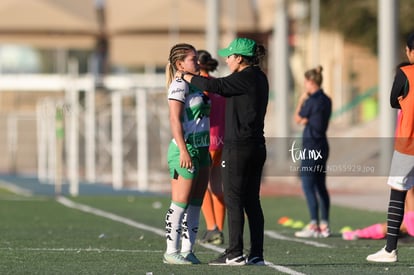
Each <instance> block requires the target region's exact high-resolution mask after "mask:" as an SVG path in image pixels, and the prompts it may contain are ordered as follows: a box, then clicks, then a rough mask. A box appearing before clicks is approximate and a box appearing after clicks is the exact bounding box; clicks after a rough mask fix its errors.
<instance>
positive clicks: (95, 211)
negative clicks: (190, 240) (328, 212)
mask: <svg viewBox="0 0 414 275" xmlns="http://www.w3.org/2000/svg"><path fill="white" fill-rule="evenodd" d="M56 200H57V202H59V203H61V204H63V205H65V206H67V207H69V208H73V209H78V210H81V211H83V212H87V213H91V214H94V215H96V216H100V217H104V218H107V219H110V220H113V221H117V222H120V223H123V224H126V225H129V226H132V227H135V228H138V229H142V230H146V231H150V232H153V233H155V234H157V235H159V236H162V237H164V236H165V232H164V230H161V229H159V228H156V227H152V226H149V225H146V224H142V223H139V222H136V221H133V220H130V219H128V218H125V217H122V216H118V215H116V214H113V213H110V212H106V211H103V210H100V209H97V208H94V207H91V206H88V205H84V204H80V203H76V202H74V201H71V200H69V199H68V198H66V197H62V196H60V197H58V198H57V199H56ZM200 245H202V246H203V247H206V248H209V249H212V250H214V251H217V252H223V251H224V250H223V249H222V248H221V247H218V246H215V245H211V244H200ZM266 266H268V267H271V268H273V269H276V270H278V271H280V272H283V273H286V274H291V275H305V274H304V273H301V272H298V271H295V270H293V269H290V268H288V267H285V266H281V265H275V264H273V263H271V262H268V261H266Z"/></svg>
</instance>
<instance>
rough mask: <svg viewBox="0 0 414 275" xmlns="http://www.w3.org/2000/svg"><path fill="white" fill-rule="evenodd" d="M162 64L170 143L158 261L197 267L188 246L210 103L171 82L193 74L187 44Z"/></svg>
mask: <svg viewBox="0 0 414 275" xmlns="http://www.w3.org/2000/svg"><path fill="white" fill-rule="evenodd" d="M168 61H169V62H168V64H167V66H166V78H167V86H168V105H169V119H170V127H171V133H172V137H173V138H172V140H171V142H170V145H169V148H168V167H169V171H170V177H171V204H170V207H169V209H168V211H167V214H166V216H165V232H166V239H167V250H166V252H165V253H164V259H163V261H164V263H167V264H199V263H200V261H199V259H198V258H197V257H196V256H195V255H194V251H193V246H194V244H195V240H196V237H197V231H198V225H199V218H200V210H201V204H202V202H203V197H204V194H205V191H206V188H207V184H208V175H209V167H210V156H209V152H208V148H209V145H210V143H209V139H210V138H209V137H210V133H209V131H210V120H209V115H210V100H209V98H208V96H207V95H205V94H204V93H203V91H202V90H200V89H197V88H195V87H194V86H191V85H189V84H188V83H186V82H185V81H183V80H182V79H180V78H175V77H174V75H175V72H176V71H178V70H180V71H182V70H185V71H188V72H191V73H194V74H198V73H199V67H198V60H197V52H196V50H195V48H194V47H193V46H192V45H189V44H177V45H175V46H173V47H172V48H171V51H170V55H169V58H168ZM180 241H181V249H180V247H179V245H180Z"/></svg>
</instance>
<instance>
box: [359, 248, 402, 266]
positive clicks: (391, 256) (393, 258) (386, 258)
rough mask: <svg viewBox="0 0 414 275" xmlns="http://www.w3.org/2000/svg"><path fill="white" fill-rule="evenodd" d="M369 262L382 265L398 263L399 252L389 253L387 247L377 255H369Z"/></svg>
mask: <svg viewBox="0 0 414 275" xmlns="http://www.w3.org/2000/svg"><path fill="white" fill-rule="evenodd" d="M367 261H369V262H380V263H393V262H397V261H398V254H397V250H396V249H395V250H393V251H391V252H387V251H386V250H385V246H384V247H383V248H382V249H381V250H380V251H378V252H377V253H374V254H371V255H368V257H367Z"/></svg>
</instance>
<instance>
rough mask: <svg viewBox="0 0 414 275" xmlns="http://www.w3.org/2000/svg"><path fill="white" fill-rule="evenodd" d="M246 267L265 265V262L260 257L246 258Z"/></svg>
mask: <svg viewBox="0 0 414 275" xmlns="http://www.w3.org/2000/svg"><path fill="white" fill-rule="evenodd" d="M246 264H247V265H265V261H264V260H263V258H262V257H250V256H249V257H248V258H247V263H246Z"/></svg>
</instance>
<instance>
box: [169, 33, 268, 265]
mask: <svg viewBox="0 0 414 275" xmlns="http://www.w3.org/2000/svg"><path fill="white" fill-rule="evenodd" d="M219 55H220V56H223V57H226V63H227V66H228V67H229V69H230V71H231V74H230V75H228V76H226V77H218V78H206V77H202V76H197V75H194V74H193V73H189V72H187V71H185V70H182V71H181V72H178V73H177V75H178V76H180V77H181V78H182V79H183V80H185V81H186V82H188V83H190V84H191V85H193V86H195V87H197V88H199V89H202V90H204V91H208V92H211V93H217V94H219V95H222V96H224V97H225V98H226V116H225V133H224V147H223V155H222V162H221V167H222V175H223V188H224V201H225V204H226V209H227V221H228V229H229V244H228V247H227V249H226V250H225V251H224V253H222V254H221V255H220V256H219V257H218V258H217V259H215V260H212V261H210V263H209V264H211V265H245V264H246V263H247V264H249V265H264V264H265V261H264V259H263V241H264V217H263V211H262V206H261V203H260V183H261V177H262V171H263V166H264V163H265V160H266V145H265V138H264V119H265V115H266V109H267V104H268V100H269V82H268V79H267V76H266V74H265V73H264V72H263V71H262V70H261V68H260V67H259V64H260V60H261V58H262V57H263V56H264V55H265V48H264V47H263V46H262V45H257V44H256V42H255V41H254V40H252V39H248V38H236V39H235V40H233V41H232V42H231V43H230V45H229V46H228V47H227V48H224V49H221V50H219ZM245 214H246V216H247V219H248V223H249V229H250V252H249V254H248V256H247V259H246V258H245V256H244V254H243V248H244V244H243V230H244V223H245Z"/></svg>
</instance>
